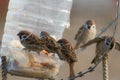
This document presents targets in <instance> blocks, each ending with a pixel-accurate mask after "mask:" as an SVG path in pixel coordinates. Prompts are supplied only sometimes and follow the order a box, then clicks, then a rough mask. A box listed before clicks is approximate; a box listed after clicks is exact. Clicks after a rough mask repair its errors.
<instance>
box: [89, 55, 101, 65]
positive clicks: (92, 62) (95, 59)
mask: <svg viewBox="0 0 120 80" xmlns="http://www.w3.org/2000/svg"><path fill="white" fill-rule="evenodd" d="M98 60H99V57H98V56H96V57H95V58H94V59H93V60H92V61H91V64H96V63H97V61H98Z"/></svg>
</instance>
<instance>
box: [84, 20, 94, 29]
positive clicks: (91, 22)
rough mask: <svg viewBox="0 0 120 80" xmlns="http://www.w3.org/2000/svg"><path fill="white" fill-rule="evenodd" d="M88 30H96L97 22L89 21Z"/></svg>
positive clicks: (87, 23)
mask: <svg viewBox="0 0 120 80" xmlns="http://www.w3.org/2000/svg"><path fill="white" fill-rule="evenodd" d="M85 28H86V29H96V25H95V21H94V20H87V21H86V23H85Z"/></svg>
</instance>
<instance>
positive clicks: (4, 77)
mask: <svg viewBox="0 0 120 80" xmlns="http://www.w3.org/2000/svg"><path fill="white" fill-rule="evenodd" d="M1 59H2V80H7V63H6V56H2V57H1Z"/></svg>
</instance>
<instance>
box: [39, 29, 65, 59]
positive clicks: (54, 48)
mask: <svg viewBox="0 0 120 80" xmlns="http://www.w3.org/2000/svg"><path fill="white" fill-rule="evenodd" d="M40 38H41V39H42V40H44V41H45V43H46V46H47V47H48V48H49V49H50V50H51V52H52V53H57V55H58V56H59V58H60V59H61V60H65V57H64V56H63V54H62V52H61V50H60V46H59V44H58V43H57V41H56V40H55V39H54V38H53V37H52V36H50V35H49V34H48V32H46V31H41V33H40Z"/></svg>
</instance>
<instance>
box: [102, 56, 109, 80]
mask: <svg viewBox="0 0 120 80" xmlns="http://www.w3.org/2000/svg"><path fill="white" fill-rule="evenodd" d="M102 65H103V80H109V76H108V75H109V70H108V61H107V58H106V57H104V58H103V60H102Z"/></svg>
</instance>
